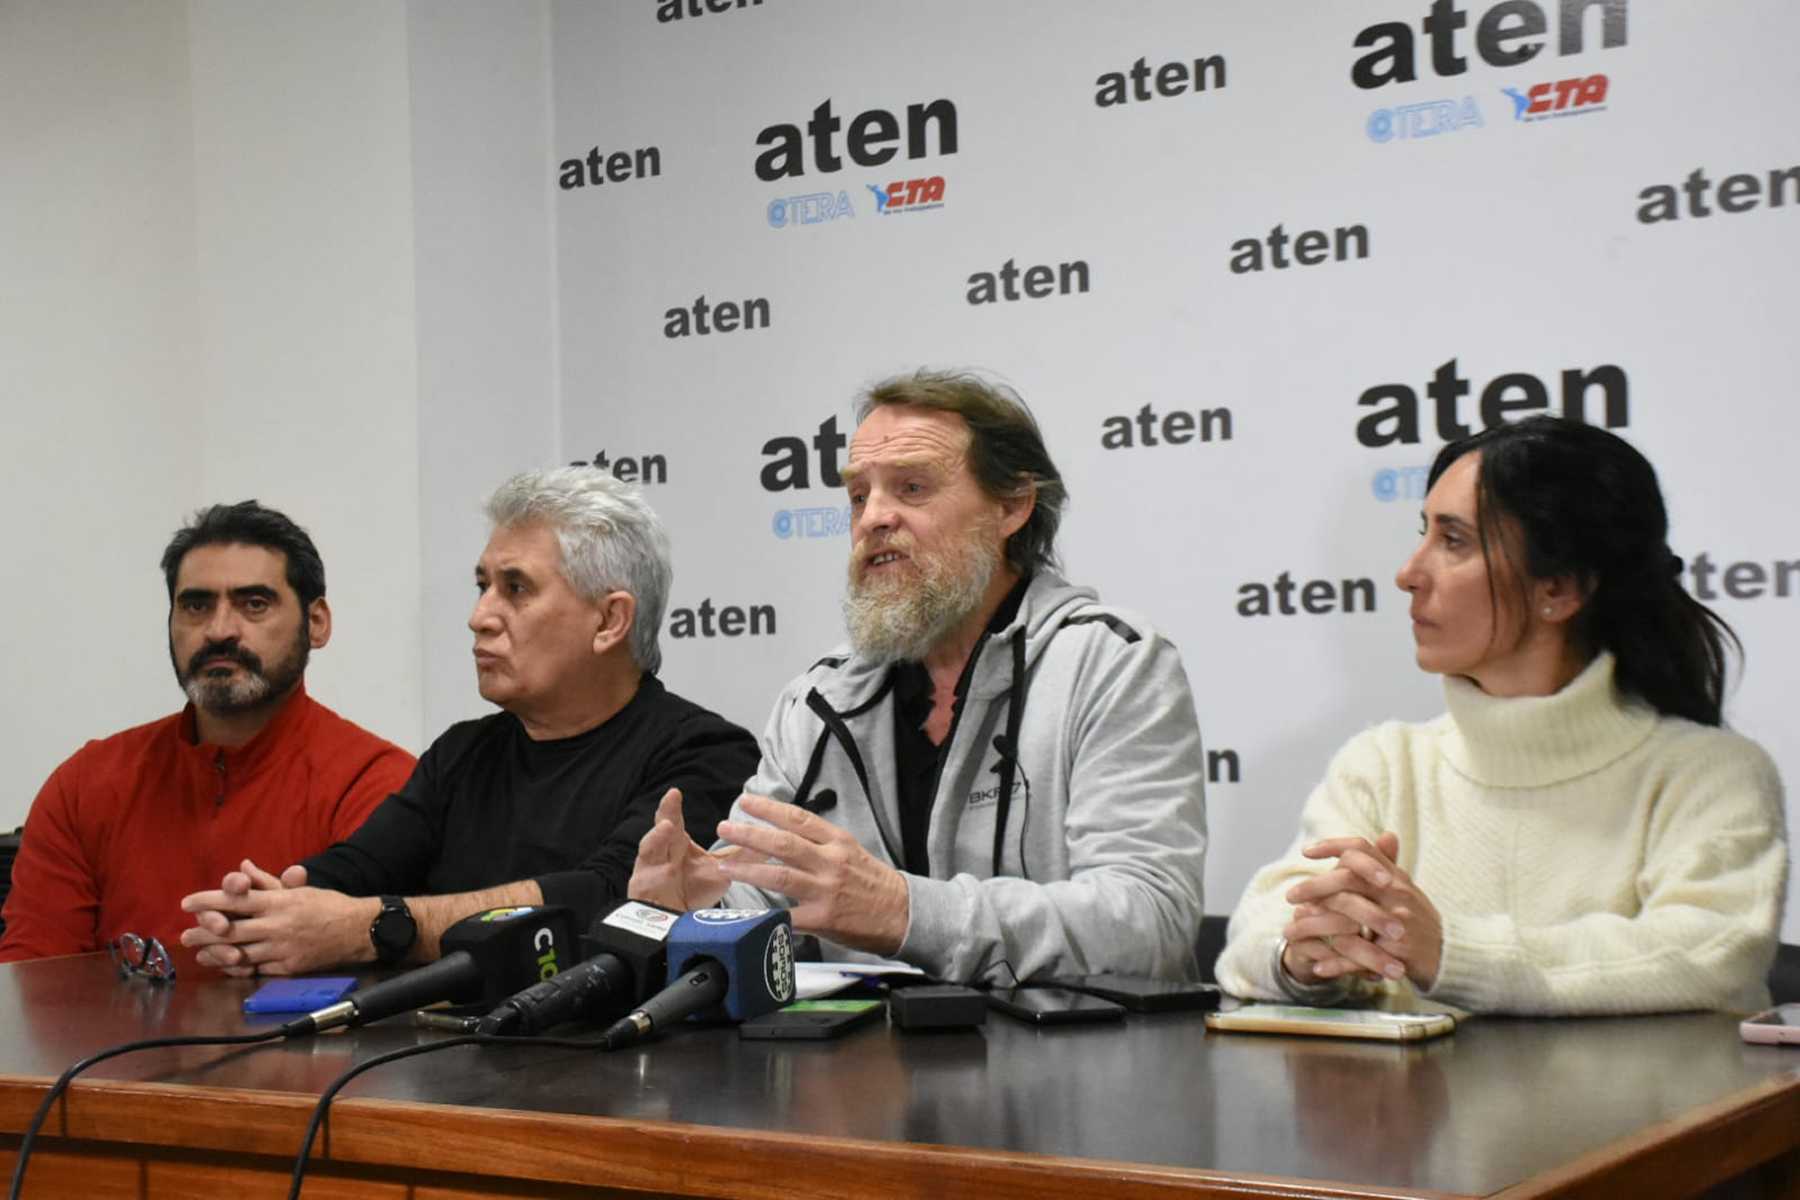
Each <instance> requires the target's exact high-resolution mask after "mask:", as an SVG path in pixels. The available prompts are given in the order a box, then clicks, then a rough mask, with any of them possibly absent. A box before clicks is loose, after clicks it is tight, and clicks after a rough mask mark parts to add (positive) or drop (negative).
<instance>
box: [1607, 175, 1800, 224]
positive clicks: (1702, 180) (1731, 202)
mask: <svg viewBox="0 0 1800 1200" xmlns="http://www.w3.org/2000/svg"><path fill="white" fill-rule="evenodd" d="M1711 187H1712V180H1710V179H1708V178H1707V177H1706V172H1705V171H1704V170H1703V169H1701V168H1700V167H1695V168H1694V170H1693V172H1692V173H1691V174H1689V175H1688V177H1687V181H1686V182H1685V183H1683V184H1682V185H1681V188H1680V190H1681V191H1682V192H1684V193H1686V195H1687V215H1688V216H1690V217H1710V216H1712V214H1713V210H1712V209H1710V208H1708V207H1707V206H1706V201H1707V192H1708V191H1709V189H1711ZM1790 197H1791V198H1793V199H1794V200H1795V201H1800V167H1789V168H1788V169H1787V170H1785V171H1784V170H1781V169H1780V168H1776V169H1775V170H1772V171H1770V172H1769V198H1768V204H1769V207H1770V208H1780V207H1781V206H1782V205H1784V204H1786V203H1787V202H1788V199H1789V198H1790ZM1713 199H1714V200H1715V202H1716V203H1717V204H1718V206H1719V211H1720V212H1727V213H1741V212H1749V211H1750V210H1751V209H1753V208H1755V207H1757V206H1758V205H1759V204H1761V203H1763V196H1762V180H1760V179H1758V178H1757V177H1756V176H1754V175H1727V176H1726V177H1725V178H1724V180H1723V181H1722V182H1720V184H1719V190H1718V192H1717V193H1715V194H1714V196H1713ZM1638 200H1639V201H1641V203H1640V204H1639V205H1638V210H1637V219H1638V221H1639V222H1641V223H1642V224H1645V225H1655V224H1656V223H1657V222H1659V221H1674V220H1678V219H1680V217H1681V198H1680V196H1678V195H1677V194H1676V189H1675V187H1674V186H1673V185H1671V184H1666V183H1659V184H1656V185H1655V186H1653V187H1647V188H1645V189H1644V190H1643V191H1641V192H1639V193H1638Z"/></svg>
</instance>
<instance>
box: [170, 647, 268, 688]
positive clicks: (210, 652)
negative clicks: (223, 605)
mask: <svg viewBox="0 0 1800 1200" xmlns="http://www.w3.org/2000/svg"><path fill="white" fill-rule="evenodd" d="M221 661H223V662H234V663H238V664H240V665H241V666H243V667H244V669H245V670H248V671H251V672H253V673H255V674H258V675H260V674H262V667H263V663H262V659H261V658H260V657H258V656H257V654H256V652H255V651H254V650H246V649H244V647H243V646H241V645H239V644H238V640H237V639H236V638H227V639H226V640H225V641H222V642H208V643H206V645H204V646H202V647H200V649H198V650H196V651H195V652H194V656H193V657H192V658H190V659H188V662H187V678H189V679H192V678H193V677H194V676H196V675H198V674H199V673H200V671H201V668H202V667H204V666H205V665H206V664H207V663H209V662H221Z"/></svg>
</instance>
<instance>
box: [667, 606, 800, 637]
mask: <svg viewBox="0 0 1800 1200" xmlns="http://www.w3.org/2000/svg"><path fill="white" fill-rule="evenodd" d="M714 617H717V618H718V623H717V624H714V622H713V618H714ZM774 633H775V606H774V605H773V604H752V605H751V606H750V607H749V609H748V610H746V609H742V608H738V607H737V606H736V605H733V604H726V605H722V606H721V607H719V608H714V607H713V602H712V597H711V596H706V597H703V598H702V599H701V601H700V607H698V608H678V609H675V610H674V611H673V612H671V613H670V614H669V636H670V637H672V638H694V637H703V638H710V637H732V638H734V637H742V636H745V635H748V636H750V637H762V636H764V635H765V634H767V635H769V636H774Z"/></svg>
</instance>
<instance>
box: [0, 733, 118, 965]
mask: <svg viewBox="0 0 1800 1200" xmlns="http://www.w3.org/2000/svg"><path fill="white" fill-rule="evenodd" d="M77 757H79V756H77ZM77 776H78V771H77V769H76V759H74V758H71V759H70V760H69V761H67V762H65V763H64V764H63V765H62V766H60V767H58V768H57V769H56V770H55V771H54V772H52V773H51V775H50V778H49V779H48V780H46V781H45V783H44V786H43V789H42V790H41V791H39V792H38V794H37V799H36V800H34V801H32V803H31V815H30V816H28V817H26V818H25V835H24V838H23V839H22V840H21V841H20V843H19V853H18V856H17V857H16V858H14V859H13V869H12V889H11V891H9V892H8V893H7V896H6V909H5V917H6V935H5V937H4V938H0V962H18V961H20V960H22V959H28V958H45V957H48V956H49V955H52V954H81V953H85V952H86V951H89V950H97V949H99V948H100V940H99V936H98V935H97V934H96V933H95V928H96V925H97V923H98V921H99V916H100V895H99V891H98V889H97V888H96V887H95V883H94V880H95V878H96V875H95V871H94V868H93V865H92V864H90V863H89V862H88V860H87V854H86V853H85V852H84V851H83V849H82V846H81V839H80V838H79V837H77V836H76V834H75V824H76V822H75V814H74V813H73V812H72V811H71V806H72V805H73V803H74V798H75V795H76V793H77V792H78V791H79V787H80V784H79V780H78V778H77Z"/></svg>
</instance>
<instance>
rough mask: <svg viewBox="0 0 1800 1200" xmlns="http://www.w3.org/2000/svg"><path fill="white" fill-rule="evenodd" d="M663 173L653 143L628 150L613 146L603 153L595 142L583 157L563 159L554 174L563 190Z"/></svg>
mask: <svg viewBox="0 0 1800 1200" xmlns="http://www.w3.org/2000/svg"><path fill="white" fill-rule="evenodd" d="M661 174H662V151H661V150H658V149H657V148H656V147H655V146H645V147H644V148H643V149H642V150H637V151H634V152H633V153H631V154H627V153H626V152H625V151H623V150H614V151H613V152H612V153H611V154H602V153H601V152H600V147H598V146H595V147H593V148H592V149H590V150H589V151H588V152H587V157H586V158H569V159H564V160H563V163H562V166H561V167H560V169H559V171H558V174H557V176H556V185H557V186H558V187H560V188H562V190H563V191H565V192H570V191H574V190H575V189H576V188H584V187H599V186H600V185H601V184H605V183H624V182H625V181H626V180H628V179H651V178H654V177H655V176H657V175H661Z"/></svg>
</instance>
